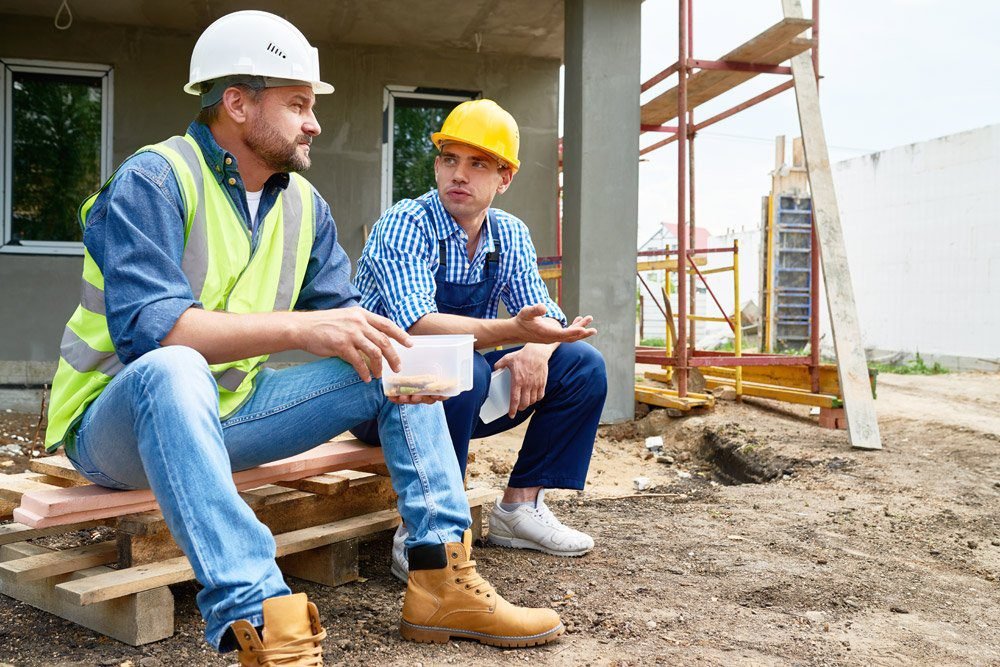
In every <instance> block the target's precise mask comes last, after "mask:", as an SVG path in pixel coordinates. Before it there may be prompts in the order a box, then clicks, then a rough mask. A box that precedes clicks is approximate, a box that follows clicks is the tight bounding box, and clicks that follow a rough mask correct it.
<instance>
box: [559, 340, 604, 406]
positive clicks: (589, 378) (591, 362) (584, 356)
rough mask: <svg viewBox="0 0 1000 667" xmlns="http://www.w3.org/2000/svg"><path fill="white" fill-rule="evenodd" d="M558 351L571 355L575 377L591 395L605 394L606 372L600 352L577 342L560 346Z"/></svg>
mask: <svg viewBox="0 0 1000 667" xmlns="http://www.w3.org/2000/svg"><path fill="white" fill-rule="evenodd" d="M563 348H565V350H563ZM558 351H563V352H564V354H569V355H572V356H571V359H572V367H573V368H574V369H575V370H576V374H577V377H578V378H579V379H580V380H582V381H583V384H584V386H586V387H587V388H588V389H589V390H591V391H592V392H593V394H595V395H604V394H607V392H608V371H607V368H606V367H605V364H604V355H602V354H601V352H600V350H598V349H597V348H596V347H594V346H593V345H590V344H588V343H584V342H583V341H577V342H575V343H569V344H568V345H567V344H563V345H560V346H559V348H558Z"/></svg>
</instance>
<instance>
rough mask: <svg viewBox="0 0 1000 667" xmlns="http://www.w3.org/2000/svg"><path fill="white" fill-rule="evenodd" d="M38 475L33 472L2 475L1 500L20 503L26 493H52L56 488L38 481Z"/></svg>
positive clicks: (0, 476)
mask: <svg viewBox="0 0 1000 667" xmlns="http://www.w3.org/2000/svg"><path fill="white" fill-rule="evenodd" d="M37 477H38V475H37V474H36V473H32V472H20V473H17V474H14V475H0V500H10V501H14V502H16V501H18V500H20V499H21V496H23V495H24V494H26V493H31V492H32V491H50V490H52V489H54V488H57V487H53V486H51V485H49V484H42V483H40V482H38V481H36V480H37Z"/></svg>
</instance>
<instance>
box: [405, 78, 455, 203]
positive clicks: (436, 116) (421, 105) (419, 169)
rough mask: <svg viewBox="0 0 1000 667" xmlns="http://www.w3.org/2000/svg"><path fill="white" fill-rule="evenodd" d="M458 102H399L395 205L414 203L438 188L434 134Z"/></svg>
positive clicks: (413, 100)
mask: <svg viewBox="0 0 1000 667" xmlns="http://www.w3.org/2000/svg"><path fill="white" fill-rule="evenodd" d="M457 105H458V102H457V101H456V102H441V101H436V100H420V99H406V98H397V99H396V104H395V111H394V115H395V118H394V121H395V122H394V125H393V134H392V142H393V144H392V150H393V154H392V201H393V203H395V202H397V201H399V200H400V199H413V198H415V197H419V196H420V195H422V194H424V193H425V192H427V191H428V190H430V189H432V188H434V187H435V182H434V156H435V155H436V154H437V150H436V149H435V148H434V145H433V144H432V143H431V138H430V137H431V134H432V133H433V132H437V131H438V130H439V129H440V128H441V124H442V123H443V122H444V119H445V118H446V117H447V116H448V113H449V112H450V111H451V110H452V109H454V108H455V107H456V106H457Z"/></svg>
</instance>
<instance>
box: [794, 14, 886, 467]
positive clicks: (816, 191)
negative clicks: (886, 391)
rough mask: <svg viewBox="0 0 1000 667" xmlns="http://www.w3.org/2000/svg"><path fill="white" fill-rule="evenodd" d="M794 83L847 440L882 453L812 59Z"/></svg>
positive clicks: (800, 65) (798, 61) (802, 58)
mask: <svg viewBox="0 0 1000 667" xmlns="http://www.w3.org/2000/svg"><path fill="white" fill-rule="evenodd" d="M782 6H783V8H784V13H785V16H786V17H789V18H794V19H799V18H801V17H802V5H801V3H800V2H799V0H782ZM792 78H793V79H794V80H795V101H796V103H797V106H798V111H799V125H800V126H801V128H802V139H803V142H804V147H805V152H806V167H807V168H808V169H809V184H810V189H811V192H812V204H813V221H814V222H813V224H814V225H815V227H816V238H817V240H818V241H819V250H820V260H821V261H822V262H823V277H824V281H823V282H824V284H825V286H826V303H827V305H828V307H829V309H830V325H831V329H832V331H833V344H834V348H835V350H836V352H837V369H838V371H839V373H840V389H841V392H842V393H843V396H844V406H845V409H846V414H847V433H848V438H849V440H850V442H851V446H852V447H858V448H861V449H881V448H882V437H881V435H880V433H879V427H878V419H877V416H876V414H875V400H874V399H873V398H872V392H871V386H870V384H869V381H868V362H867V359H866V357H865V348H864V345H863V343H862V340H861V325H860V323H859V322H858V309H857V306H856V305H855V300H854V287H853V286H852V285H851V271H850V267H849V266H848V261H847V248H846V247H845V245H844V233H843V230H842V228H841V226H840V211H839V210H838V208H837V195H836V192H835V190H834V187H833V173H832V171H831V170H830V155H829V153H828V151H827V146H826V135H825V134H824V132H823V117H822V114H821V113H820V108H819V89H818V87H817V85H816V72H815V70H814V69H813V63H812V59H811V58H810V56H809V54H805V53H804V54H800V55H797V56H795V57H794V58H793V59H792Z"/></svg>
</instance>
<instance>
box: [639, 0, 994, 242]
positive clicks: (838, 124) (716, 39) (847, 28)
mask: <svg viewBox="0 0 1000 667" xmlns="http://www.w3.org/2000/svg"><path fill="white" fill-rule="evenodd" d="M811 4H812V3H811V2H810V0H804V2H803V5H804V9H805V11H806V13H807V15H808V12H809V11H810V7H811ZM694 9H695V14H694V56H695V57H696V58H706V59H717V58H719V57H720V56H722V55H723V54H724V53H726V52H727V51H730V50H731V49H733V48H735V47H736V46H738V45H739V44H741V43H743V42H744V41H746V40H748V39H749V38H750V37H752V36H754V35H756V34H758V33H759V32H761V31H762V30H764V29H765V28H767V27H769V26H771V25H773V24H774V23H776V22H777V21H779V20H780V19H781V2H780V0H694ZM998 30H1000V2H998V1H997V0H952V1H950V2H949V1H947V0H825V2H821V7H820V35H821V47H820V72H821V74H822V75H823V77H824V78H823V80H822V82H821V84H820V104H821V107H822V112H823V122H824V126H825V128H826V136H827V142H828V144H829V146H830V158H831V161H834V162H836V161H839V160H844V159H848V158H851V157H856V156H860V155H864V154H866V153H871V152H875V151H879V150H884V149H887V148H892V147H894V146H900V145H904V144H909V143H913V142H919V141H924V140H926V139H932V138H934V137H940V136H944V135H947V134H952V133H955V132H961V131H963V130H968V129H972V128H976V127H981V126H984V125H989V124H993V123H998V122H1000V73H998V72H1000V39H998V38H997V31H998ZM676 60H677V2H676V0H646V2H645V3H644V4H643V9H642V80H644V81H645V80H646V79H648V78H650V77H651V76H653V75H654V74H656V73H657V72H659V71H660V70H662V69H664V68H665V67H667V66H668V65H670V64H672V63H673V62H674V61H676ZM782 80H785V77H783V76H779V75H767V74H762V75H759V76H757V77H756V78H755V79H753V80H751V81H750V82H748V83H746V84H743V85H742V86H740V87H738V88H736V89H734V90H732V91H730V92H729V93H727V94H725V95H723V96H720V97H718V98H716V99H715V100H713V101H711V102H708V103H706V104H705V105H703V106H701V107H698V109H697V110H696V112H695V120H696V122H697V121H698V120H704V119H705V118H708V117H710V116H712V115H714V114H716V113H718V112H720V111H723V110H725V109H728V108H729V107H731V106H733V105H735V104H738V103H739V102H741V101H743V100H745V99H748V98H749V97H752V96H753V95H755V94H757V93H758V92H763V91H764V90H767V89H768V88H770V87H772V86H774V85H777V83H780V82H781V81H782ZM675 82H676V77H672V78H671V79H670V80H669V83H668V84H667V85H668V86H669V85H673V83H675ZM662 86H663V84H661V85H660V87H658V88H657V89H656V90H654V91H651V92H653V93H654V94H655V92H656V91H662V90H665V89H666V88H664V87H662ZM648 97H649V94H647V95H646V96H643V101H645V100H647V99H648ZM779 134H786V135H788V136H789V142H788V154H789V157H788V159H789V160H790V159H791V137H792V136H797V135H798V118H797V115H796V110H795V97H794V92H793V91H787V92H785V93H782V94H781V95H779V96H777V97H774V98H772V99H770V100H768V101H766V102H763V103H761V104H760V105H758V106H756V107H754V108H752V109H749V110H747V111H744V112H742V113H740V114H737V115H736V116H734V117H732V118H729V119H727V120H724V121H722V122H720V123H717V124H716V125H713V126H711V127H709V128H706V129H705V130H704V131H703V132H701V133H700V134H699V135H698V139H697V141H696V154H695V159H696V186H697V209H696V215H697V222H698V224H699V225H700V226H704V227H707V228H708V229H709V230H710V231H712V232H713V233H721V232H725V231H726V230H727V229H741V228H744V227H755V226H757V225H758V224H759V221H760V220H759V219H760V198H761V196H762V195H764V194H767V191H768V189H769V188H770V179H769V176H768V172H769V171H770V170H771V169H772V167H773V164H774V137H775V136H777V135H779ZM660 136H662V135H660ZM640 143H641V145H646V144H649V143H652V138H650V135H644V136H643V138H642V139H641V140H640ZM646 157H647V158H648V159H647V160H646V161H644V162H642V163H640V166H639V240H640V242H641V241H643V240H645V239H646V238H647V237H648V236H649V235H651V234H652V233H653V232H654V231H655V229H656V226H657V224H658V222H660V221H663V220H668V221H671V222H673V221H675V220H676V216H677V204H676V189H677V185H676V165H677V151H676V144H672V145H670V146H666V147H664V148H661V149H659V150H658V151H655V152H654V153H652V154H648V155H647V156H646Z"/></svg>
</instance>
